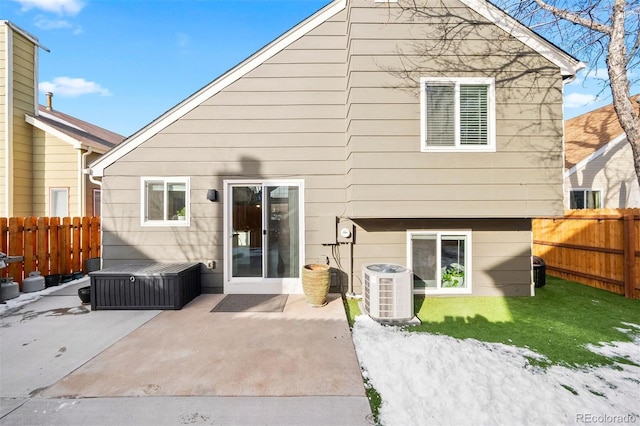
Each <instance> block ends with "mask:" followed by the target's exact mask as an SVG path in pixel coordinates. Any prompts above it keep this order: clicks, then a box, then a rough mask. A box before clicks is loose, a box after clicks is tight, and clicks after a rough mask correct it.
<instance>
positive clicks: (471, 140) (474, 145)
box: [420, 77, 496, 151]
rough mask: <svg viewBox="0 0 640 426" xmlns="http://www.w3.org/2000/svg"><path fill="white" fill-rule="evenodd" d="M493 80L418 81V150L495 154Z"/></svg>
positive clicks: (425, 79) (450, 79)
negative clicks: (419, 136) (419, 111)
mask: <svg viewBox="0 0 640 426" xmlns="http://www.w3.org/2000/svg"><path fill="white" fill-rule="evenodd" d="M494 93H495V81H494V79H493V78H466V77H465V78H427V77H424V78H421V79H420V99H421V102H420V103H421V105H420V110H421V126H422V129H421V137H422V151H495V146H496V144H495V100H494V99H495V95H494Z"/></svg>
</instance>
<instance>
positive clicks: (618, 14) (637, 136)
mask: <svg viewBox="0 0 640 426" xmlns="http://www.w3.org/2000/svg"><path fill="white" fill-rule="evenodd" d="M624 8H625V1H624V0H616V1H615V3H614V5H613V13H612V16H611V18H612V22H611V33H610V35H609V46H608V47H607V50H608V54H607V70H608V72H609V81H610V82H611V93H612V95H613V108H614V109H615V111H616V115H617V116H618V122H619V123H620V126H621V127H622V130H624V132H625V133H626V134H627V140H628V141H629V144H630V145H631V151H632V152H633V164H634V167H635V172H636V179H637V180H638V184H639V185H640V120H639V118H638V109H637V105H634V102H637V101H638V100H637V99H634V100H632V99H631V97H630V93H629V79H628V76H627V61H628V60H627V52H626V46H625V42H624V31H625V29H624V21H625V10H624Z"/></svg>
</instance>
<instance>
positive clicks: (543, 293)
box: [346, 276, 640, 366]
mask: <svg viewBox="0 0 640 426" xmlns="http://www.w3.org/2000/svg"><path fill="white" fill-rule="evenodd" d="M346 309H347V315H348V316H349V320H350V322H351V324H353V319H354V318H355V316H356V315H359V314H360V310H359V308H358V304H357V301H354V300H348V301H347V303H346ZM415 311H416V315H417V316H418V318H420V320H421V321H422V324H421V325H419V326H416V327H407V330H409V331H415V332H429V333H434V334H444V335H448V336H452V337H456V338H460V339H466V338H473V339H477V340H481V341H484V342H498V343H504V344H508V345H515V346H520V347H527V348H529V349H532V350H533V351H535V352H538V353H540V354H542V355H545V356H546V357H547V358H548V359H549V362H550V363H551V364H558V365H566V366H583V365H587V364H590V365H606V364H611V363H613V362H614V361H615V360H612V359H610V358H606V357H604V356H601V355H597V354H595V353H593V352H591V351H589V350H588V349H586V347H585V345H587V344H589V343H591V344H599V343H600V342H614V341H631V340H632V339H633V335H629V334H627V333H624V332H622V331H619V330H617V328H627V329H628V328H631V327H628V326H625V325H624V324H623V322H628V323H633V324H640V300H630V299H625V298H624V297H622V296H619V295H616V294H613V293H609V292H605V291H602V290H597V289H594V288H591V287H587V286H583V285H581V284H577V283H574V282H570V281H565V280H561V279H558V278H554V277H550V276H547V285H546V286H545V287H542V288H538V289H536V296H535V297H427V298H424V297H417V298H416V300H415ZM639 332H640V331H639V330H638V329H635V333H639ZM619 361H620V360H619Z"/></svg>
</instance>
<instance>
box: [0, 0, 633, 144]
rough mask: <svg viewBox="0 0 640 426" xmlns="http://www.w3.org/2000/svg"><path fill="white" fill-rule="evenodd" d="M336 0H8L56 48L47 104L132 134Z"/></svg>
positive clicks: (595, 80) (579, 101)
mask: <svg viewBox="0 0 640 426" xmlns="http://www.w3.org/2000/svg"><path fill="white" fill-rule="evenodd" d="M329 2H330V0H1V2H0V19H7V20H9V21H12V22H13V23H14V24H16V25H18V26H19V27H21V28H23V29H25V30H26V31H28V32H30V33H31V34H33V35H34V36H36V37H37V38H38V39H39V40H40V42H41V43H42V44H43V45H44V46H45V47H47V48H48V49H50V50H51V52H45V51H42V50H41V51H40V56H39V62H40V63H39V70H40V72H39V79H40V103H41V104H45V103H46V100H45V97H44V93H45V92H47V91H52V92H53V93H54V98H53V105H54V108H55V109H57V110H59V111H61V112H64V113H67V114H70V115H72V116H74V117H77V118H80V119H82V120H85V121H88V122H91V123H93V124H96V125H99V126H102V127H104V128H106V129H109V130H112V131H114V132H117V133H121V134H123V135H125V136H129V135H131V134H133V133H135V132H136V131H137V130H139V129H141V128H142V127H144V126H146V125H147V124H149V123H150V122H151V121H152V120H153V119H155V118H156V117H158V116H160V115H161V114H163V113H164V112H165V111H167V110H168V109H170V108H171V107H173V106H174V105H176V104H177V103H179V102H181V101H182V100H184V99H185V98H187V97H188V96H190V95H191V94H192V93H194V92H195V91H197V90H198V89H200V88H201V87H203V86H205V85H206V84H208V83H209V82H211V81H212V80H214V79H215V78H217V77H218V76H220V75H221V74H222V73H224V72H225V71H227V70H228V69H229V68H232V67H233V66H235V65H237V64H238V63H239V62H241V61H242V60H243V59H245V58H246V57H248V56H249V55H251V54H252V53H254V52H255V51H256V50H258V49H260V48H261V47H262V46H264V45H265V44H267V43H269V42H271V41H272V40H273V39H275V38H276V37H278V36H279V35H281V34H282V33H284V32H285V31H287V30H288V29H289V28H291V27H293V26H294V25H296V24H297V23H299V22H300V21H302V20H303V19H305V18H306V17H308V16H309V15H311V14H313V13H314V12H315V11H317V10H318V9H320V8H322V7H323V6H324V5H326V4H328V3H329ZM561 47H562V46H561ZM603 71H604V70H603V69H602V68H599V69H595V70H593V71H592V72H591V73H590V74H589V75H586V72H585V71H582V72H581V73H580V75H579V78H578V79H577V80H576V81H575V82H574V83H571V84H570V85H568V86H566V87H565V117H566V118H571V117H573V116H576V115H579V114H582V113H584V112H587V111H590V110H592V109H595V108H598V107H600V106H602V105H606V104H608V103H611V98H610V96H609V95H608V92H605V93H600V91H601V89H602V80H601V79H600V76H602V75H603ZM637 91H638V90H637V89H636V92H637ZM632 92H633V91H632ZM598 94H600V96H599V98H598V99H596V100H594V99H595V98H596V95H598Z"/></svg>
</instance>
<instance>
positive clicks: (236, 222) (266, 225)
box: [225, 181, 303, 293]
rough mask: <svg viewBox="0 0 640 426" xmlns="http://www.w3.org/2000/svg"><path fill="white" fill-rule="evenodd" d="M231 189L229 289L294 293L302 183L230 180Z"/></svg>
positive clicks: (228, 187)
mask: <svg viewBox="0 0 640 426" xmlns="http://www.w3.org/2000/svg"><path fill="white" fill-rule="evenodd" d="M225 193H226V200H227V206H228V208H227V211H226V213H227V217H226V221H225V222H226V231H227V232H226V235H227V244H226V245H227V249H226V253H227V259H228V261H227V262H226V266H227V268H228V270H227V271H225V272H226V273H225V277H226V282H225V293H227V292H253V293H267V292H274V291H277V292H279V293H280V292H285V290H286V292H292V291H291V289H292V286H293V287H296V286H297V284H298V283H299V278H300V269H301V263H300V262H301V261H300V259H301V245H302V243H301V236H302V231H301V224H302V223H303V216H302V203H301V195H302V184H301V182H299V181H277V182H275V181H262V182H253V181H252V182H240V181H234V182H227V183H226V186H225ZM227 284H228V285H227Z"/></svg>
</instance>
